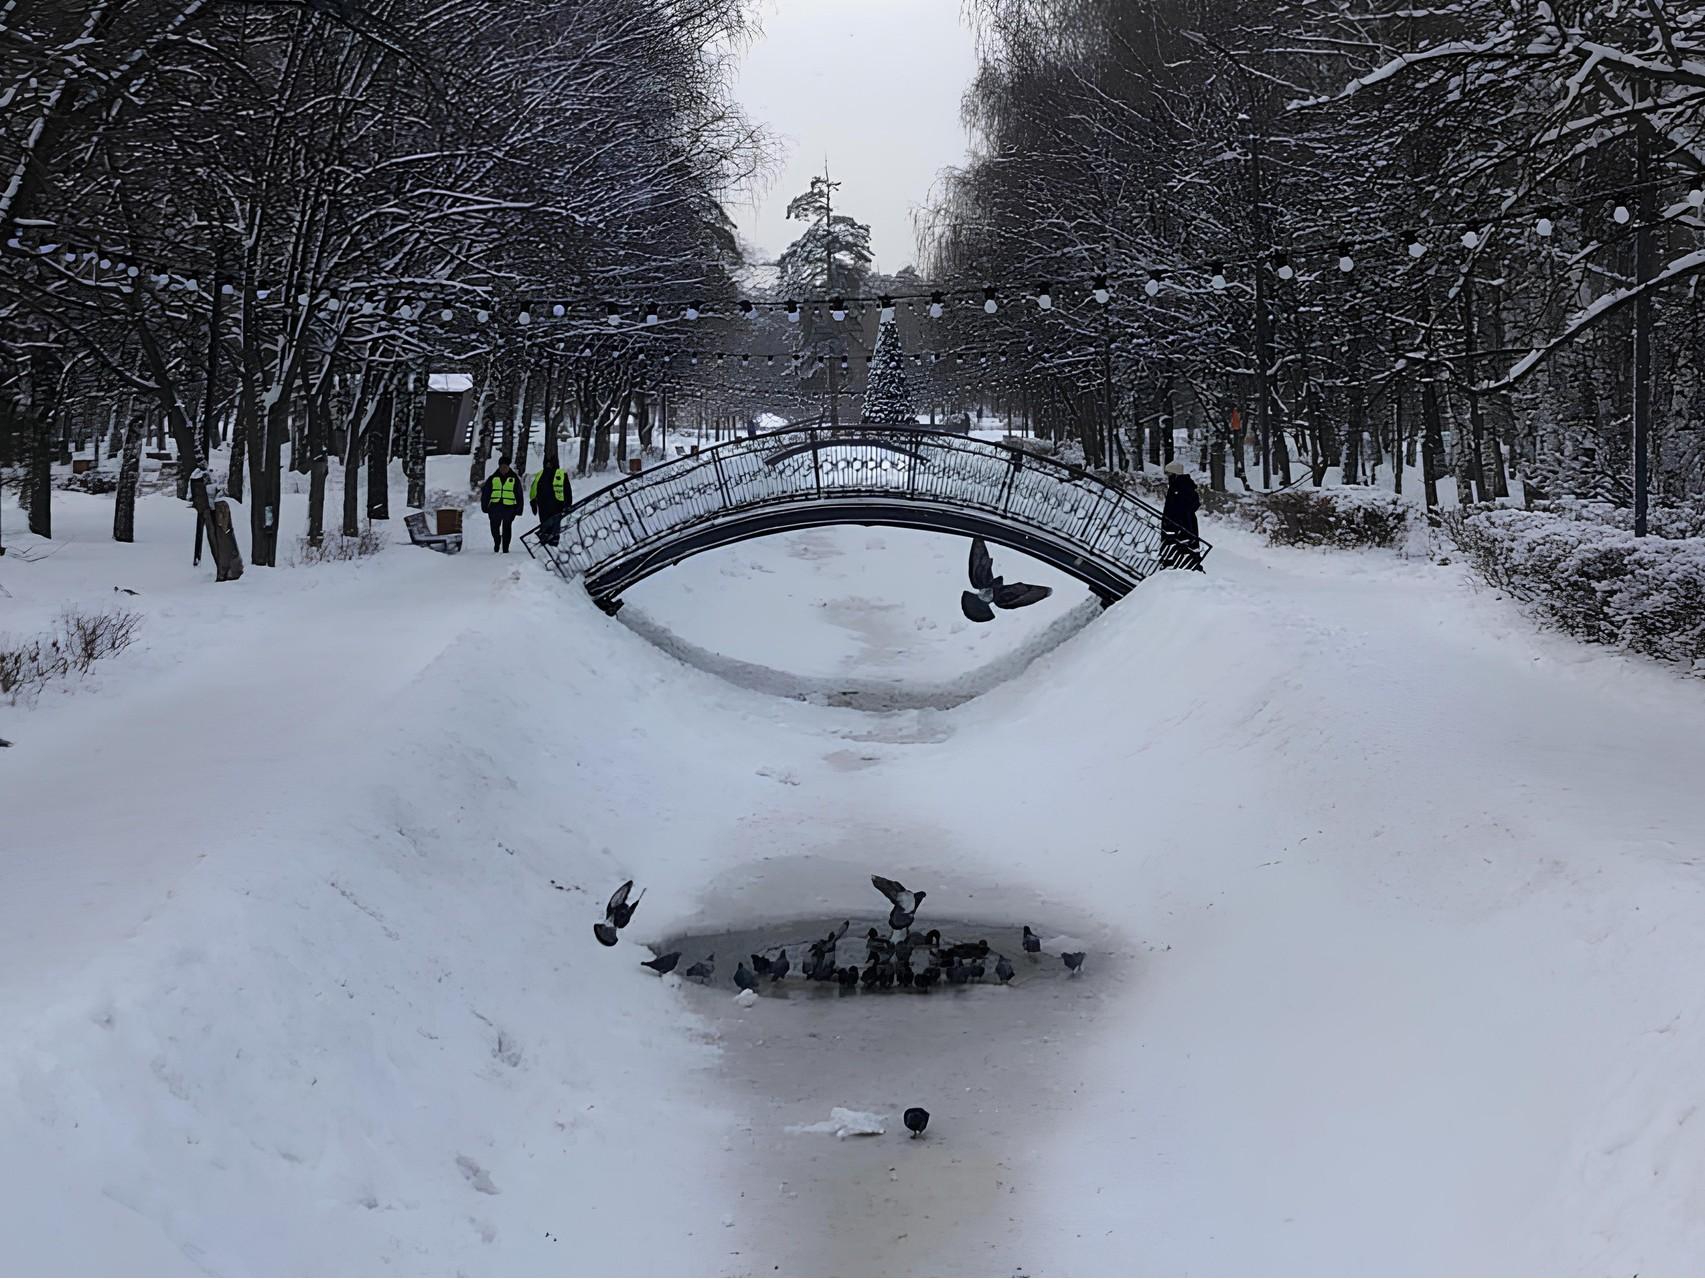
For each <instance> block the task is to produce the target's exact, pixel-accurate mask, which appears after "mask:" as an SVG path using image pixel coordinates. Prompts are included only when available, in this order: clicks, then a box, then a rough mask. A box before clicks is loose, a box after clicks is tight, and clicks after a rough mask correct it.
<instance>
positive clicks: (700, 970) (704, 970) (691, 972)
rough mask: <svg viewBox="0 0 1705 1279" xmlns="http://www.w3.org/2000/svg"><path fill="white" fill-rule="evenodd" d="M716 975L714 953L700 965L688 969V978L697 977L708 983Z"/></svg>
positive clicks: (701, 961)
mask: <svg viewBox="0 0 1705 1279" xmlns="http://www.w3.org/2000/svg"><path fill="white" fill-rule="evenodd" d="M715 973H716V955H715V953H714V952H712V953H711V954H709V955H706V956H705V957H704V958H703V959H701V960H699V962H698V963H696V964H694V965H693V966H692V967H690V968H688V969H687V976H689V977H696V978H698V979H699V980H700V981H702V982H708V981H709V980H710V979H711V977H712V976H714V975H715Z"/></svg>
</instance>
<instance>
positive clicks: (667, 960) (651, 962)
mask: <svg viewBox="0 0 1705 1279" xmlns="http://www.w3.org/2000/svg"><path fill="white" fill-rule="evenodd" d="M680 962H681V952H680V951H678V950H672V951H670V952H669V953H668V954H667V955H659V956H657V958H656V959H648V960H646V961H645V962H644V963H643V964H641V965H640V967H641V968H649V969H651V971H652V972H654V973H656V974H657V975H658V976H659V977H661V976H663V975H664V974H666V973H672V972H674V971H675V965H676V964H678V963H680Z"/></svg>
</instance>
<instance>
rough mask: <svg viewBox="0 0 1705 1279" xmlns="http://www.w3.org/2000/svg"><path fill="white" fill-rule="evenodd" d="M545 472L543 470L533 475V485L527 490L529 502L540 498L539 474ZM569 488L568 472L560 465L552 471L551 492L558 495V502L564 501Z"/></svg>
mask: <svg viewBox="0 0 1705 1279" xmlns="http://www.w3.org/2000/svg"><path fill="white" fill-rule="evenodd" d="M543 474H544V472H543V471H539V472H536V473H535V474H534V475H533V484H532V487H530V488H529V489H528V490H527V500H528V501H529V502H536V501H538V500H539V476H541V475H543ZM567 489H568V472H567V471H565V470H563V469H562V467H560V466H559V467H557V469H556V470H555V471H553V472H551V492H552V493H553V494H554V495H555V496H556V500H557V501H558V502H562V501H564V500H566V496H567Z"/></svg>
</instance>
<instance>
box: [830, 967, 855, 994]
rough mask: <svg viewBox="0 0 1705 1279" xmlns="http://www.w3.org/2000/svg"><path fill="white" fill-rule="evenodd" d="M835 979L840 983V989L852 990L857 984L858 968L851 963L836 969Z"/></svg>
mask: <svg viewBox="0 0 1705 1279" xmlns="http://www.w3.org/2000/svg"><path fill="white" fill-rule="evenodd" d="M835 980H836V981H838V982H839V983H840V984H841V989H842V990H852V989H853V988H854V987H856V986H857V985H858V969H856V968H854V967H852V966H851V965H849V966H847V967H846V968H842V969H839V970H837V971H836V973H835Z"/></svg>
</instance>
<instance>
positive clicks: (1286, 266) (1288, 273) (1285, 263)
mask: <svg viewBox="0 0 1705 1279" xmlns="http://www.w3.org/2000/svg"><path fill="white" fill-rule="evenodd" d="M1276 260H1277V262H1278V275H1279V278H1280V279H1281V280H1288V279H1290V278H1291V277H1292V276H1294V275H1295V274H1296V268H1295V267H1293V266H1292V265H1291V260H1290V258H1288V257H1286V256H1285V255H1284V254H1283V253H1281V254H1279V255H1278V258H1277V259H1276Z"/></svg>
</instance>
